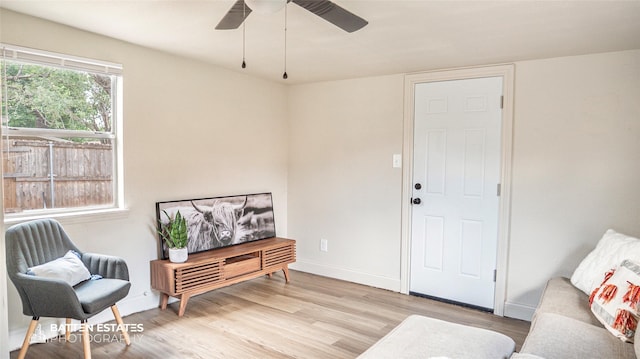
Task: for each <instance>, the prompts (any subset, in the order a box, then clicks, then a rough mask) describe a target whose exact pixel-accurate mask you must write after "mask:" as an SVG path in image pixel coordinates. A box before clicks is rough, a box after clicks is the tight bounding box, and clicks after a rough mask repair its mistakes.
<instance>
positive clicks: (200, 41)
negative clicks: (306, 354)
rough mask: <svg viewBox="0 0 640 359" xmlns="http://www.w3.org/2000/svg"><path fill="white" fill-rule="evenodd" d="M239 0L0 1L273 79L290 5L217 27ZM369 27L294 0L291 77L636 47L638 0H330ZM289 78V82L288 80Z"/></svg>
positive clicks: (639, 44)
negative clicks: (342, 24) (240, 24)
mask: <svg viewBox="0 0 640 359" xmlns="http://www.w3.org/2000/svg"><path fill="white" fill-rule="evenodd" d="M234 2H235V0H208V1H203V0H201V1H190V0H173V1H166V0H165V1H159V0H120V1H116V0H106V1H105V0H73V1H60V0H19V1H13V0H0V6H1V7H4V8H7V9H10V10H14V11H17V12H21V13H25V14H29V15H33V16H37V17H41V18H44V19H48V20H52V21H55V22H59V23H62V24H66V25H69V26H73V27H77V28H80V29H83V30H87V31H91V32H95V33H99V34H103V35H106V36H110V37H113V38H117V39H121V40H124V41H128V42H131V43H134V44H138V45H142V46H147V47H150V48H154V49H158V50H162V51H167V52H171V53H175V54H179V55H182V56H187V57H192V58H195V59H199V60H202V61H206V62H209V63H212V64H216V65H219V66H222V67H226V68H229V69H232V70H235V71H242V72H246V73H249V74H251V75H254V76H259V77H263V78H266V79H271V80H275V81H283V80H282V79H281V76H282V72H283V67H284V31H283V28H284V11H281V12H279V13H276V14H269V15H265V14H258V13H255V12H254V13H252V14H251V15H250V16H249V18H248V20H247V23H246V61H247V68H246V69H245V70H242V69H241V68H240V64H241V63H242V28H239V29H237V30H215V29H214V27H215V26H216V24H217V23H218V21H219V20H220V19H221V18H222V17H223V16H224V14H225V13H226V12H227V10H228V9H229V8H230V7H231V5H232V4H233V3H234ZM334 2H335V3H336V4H338V5H340V6H342V7H344V8H346V9H347V10H349V11H351V12H353V13H355V14H357V15H359V16H361V17H363V18H365V19H366V20H368V21H369V25H367V26H366V27H364V28H363V29H362V30H359V31H356V32H354V33H346V32H344V31H342V30H340V29H339V28H337V27H335V26H334V25H332V24H330V23H328V22H326V21H325V20H323V19H321V18H319V17H317V16H315V15H313V14H311V13H310V12H308V11H306V10H304V9H302V8H301V7H299V6H297V5H295V4H293V3H290V4H289V5H288V7H287V9H288V32H287V73H288V74H289V79H288V80H287V81H286V82H285V83H291V84H293V83H305V82H315V81H323V80H334V79H342V78H353V77H362V76H373V75H383V74H393V73H407V72H416V71H424V70H432V69H442V68H453V67H461V66H472V65H484V64H495V63H504V62H512V61H519V60H529V59H539V58H549V57H557V56H568V55H579V54H586V53H597V52H606V51H617V50H628V49H640V0H633V1H575V0H572V1H514V0H511V1H477V0H476V1H431V0H413V1H388V0H355V1H354V0H334ZM283 82H284V81H283Z"/></svg>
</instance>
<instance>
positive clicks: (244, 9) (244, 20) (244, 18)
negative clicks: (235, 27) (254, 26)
mask: <svg viewBox="0 0 640 359" xmlns="http://www.w3.org/2000/svg"><path fill="white" fill-rule="evenodd" d="M246 23H247V4H246V3H245V2H244V1H243V2H242V68H243V69H246V68H247V63H246V62H245V61H244V55H245V52H246V47H247V46H246V45H247V40H246Z"/></svg>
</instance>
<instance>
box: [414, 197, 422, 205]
mask: <svg viewBox="0 0 640 359" xmlns="http://www.w3.org/2000/svg"><path fill="white" fill-rule="evenodd" d="M412 202H413V204H420V203H422V201H421V200H420V198H414V199H413V201H412Z"/></svg>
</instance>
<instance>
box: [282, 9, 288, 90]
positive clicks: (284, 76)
mask: <svg viewBox="0 0 640 359" xmlns="http://www.w3.org/2000/svg"><path fill="white" fill-rule="evenodd" d="M282 78H283V79H285V80H286V79H288V78H289V75H287V3H286V0H285V4H284V73H283V74H282Z"/></svg>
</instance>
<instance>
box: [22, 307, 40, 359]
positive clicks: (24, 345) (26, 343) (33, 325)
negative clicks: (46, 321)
mask: <svg viewBox="0 0 640 359" xmlns="http://www.w3.org/2000/svg"><path fill="white" fill-rule="evenodd" d="M38 320H40V317H33V319H31V323H30V324H29V329H27V335H25V337H24V342H22V348H20V353H18V359H24V357H25V355H27V350H29V343H31V336H32V335H33V332H35V331H36V326H37V325H38Z"/></svg>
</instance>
